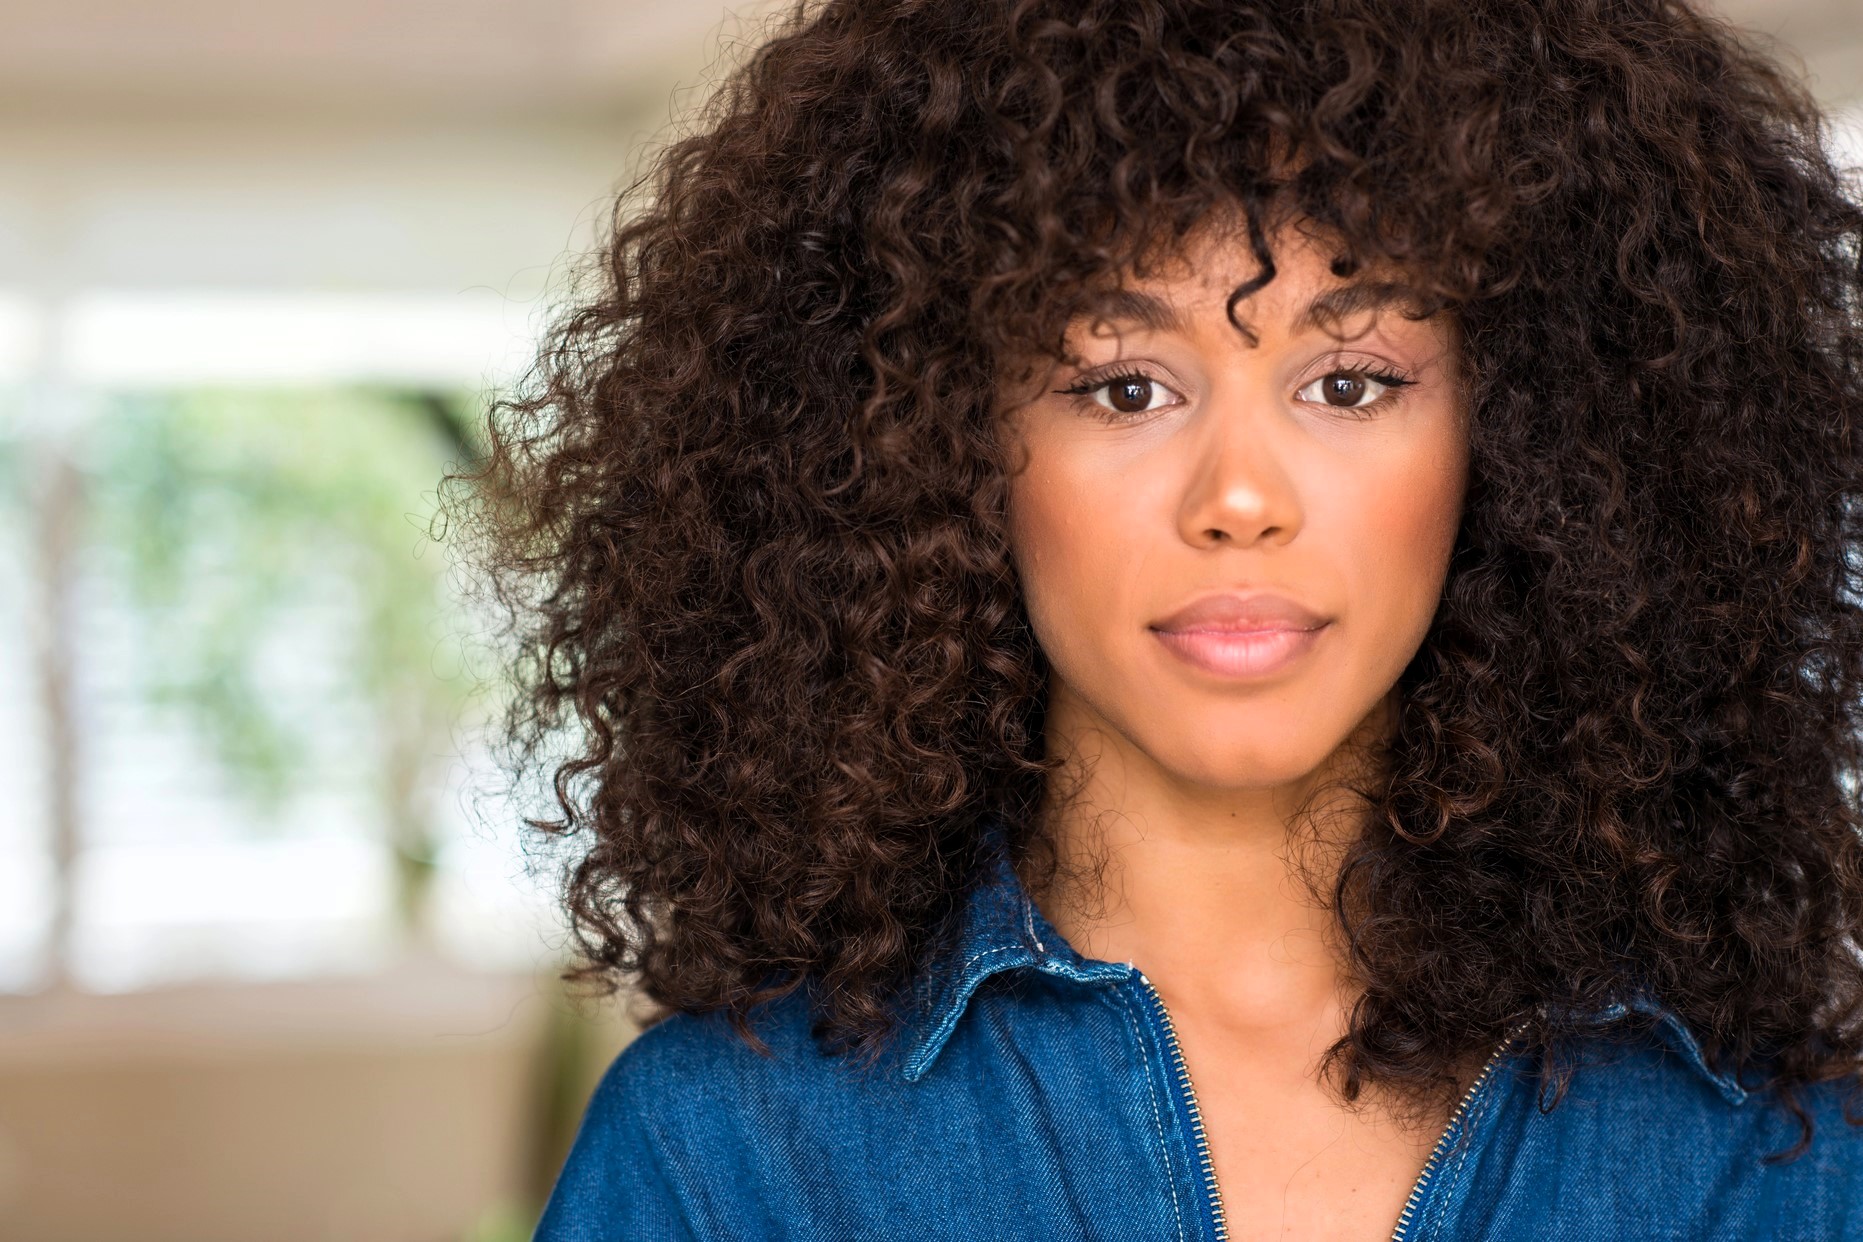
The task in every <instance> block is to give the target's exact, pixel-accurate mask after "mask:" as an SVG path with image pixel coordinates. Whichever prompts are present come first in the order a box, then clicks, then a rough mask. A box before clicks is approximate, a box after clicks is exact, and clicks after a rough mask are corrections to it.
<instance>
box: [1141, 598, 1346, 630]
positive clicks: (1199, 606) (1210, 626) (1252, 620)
mask: <svg viewBox="0 0 1863 1242" xmlns="http://www.w3.org/2000/svg"><path fill="white" fill-rule="evenodd" d="M1329 620H1330V618H1327V617H1322V616H1320V615H1319V614H1318V613H1316V612H1314V611H1313V610H1312V609H1311V608H1307V607H1304V606H1303V605H1301V604H1297V603H1295V602H1294V601H1293V600H1291V599H1288V598H1287V597H1286V596H1285V595H1275V594H1272V593H1269V592H1266V591H1258V592H1254V593H1251V594H1240V595H1238V594H1234V593H1229V592H1225V593H1223V594H1220V595H1205V596H1203V597H1201V598H1199V599H1195V600H1192V601H1191V602H1190V603H1188V604H1186V605H1184V606H1183V607H1182V608H1179V609H1178V610H1177V611H1176V612H1174V613H1172V614H1171V615H1170V616H1168V617H1166V618H1164V619H1163V620H1161V621H1154V622H1152V625H1151V628H1152V629H1154V630H1229V631H1232V632H1235V633H1247V632H1248V631H1251V630H1317V629H1319V628H1320V627H1321V626H1322V625H1325V624H1327V622H1328V621H1329Z"/></svg>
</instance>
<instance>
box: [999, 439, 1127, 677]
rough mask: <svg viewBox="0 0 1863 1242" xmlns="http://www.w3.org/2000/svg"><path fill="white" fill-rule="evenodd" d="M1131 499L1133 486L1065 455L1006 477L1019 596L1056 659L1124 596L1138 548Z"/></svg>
mask: <svg viewBox="0 0 1863 1242" xmlns="http://www.w3.org/2000/svg"><path fill="white" fill-rule="evenodd" d="M1037 462H1038V463H1040V462H1041V459H1040V458H1039V457H1038V458H1037ZM1132 504H1133V493H1132V492H1131V491H1129V490H1127V489H1121V488H1118V487H1107V486H1105V485H1104V481H1103V480H1099V479H1096V478H1095V477H1094V476H1093V474H1092V472H1091V470H1088V469H1078V468H1077V469H1070V468H1068V465H1067V464H1066V463H1062V464H1060V465H1055V464H1035V465H1031V466H1030V467H1029V469H1028V470H1027V471H1025V472H1024V473H1023V474H1022V475H1021V476H1020V477H1018V478H1017V479H1016V480H1015V481H1014V483H1013V484H1012V485H1011V488H1010V501H1009V505H1010V508H1009V538H1010V545H1011V551H1012V553H1013V555H1014V557H1015V561H1016V570H1017V573H1018V574H1019V575H1020V577H1021V580H1022V594H1023V600H1024V603H1025V605H1026V606H1027V608H1028V613H1029V622H1030V624H1031V625H1032V626H1033V627H1034V629H1035V636H1036V638H1037V639H1038V640H1039V641H1040V643H1041V646H1042V649H1043V650H1044V651H1045V652H1046V653H1047V655H1048V658H1049V660H1050V661H1051V662H1052V663H1053V664H1055V665H1056V666H1058V667H1061V668H1066V667H1068V666H1070V665H1071V664H1073V663H1074V659H1073V658H1071V657H1075V656H1077V655H1078V654H1079V649H1081V648H1084V647H1085V646H1087V645H1088V639H1087V636H1086V634H1085V632H1084V631H1086V630H1088V629H1090V628H1091V621H1092V619H1093V618H1096V617H1098V618H1103V617H1107V616H1111V615H1117V614H1118V612H1119V610H1120V609H1121V608H1123V607H1124V606H1125V604H1126V602H1127V601H1126V598H1125V597H1126V595H1127V594H1129V591H1130V587H1131V584H1132V582H1133V581H1134V578H1135V576H1136V575H1135V572H1134V571H1135V568H1136V564H1135V563H1136V562H1137V561H1139V560H1142V559H1143V555H1144V554H1143V550H1142V549H1140V548H1138V547H1137V546H1135V544H1136V540H1137V534H1136V532H1138V531H1139V530H1140V529H1141V523H1140V521H1139V520H1138V518H1137V516H1136V515H1135V514H1133V513H1132V512H1130V508H1131V506H1132Z"/></svg>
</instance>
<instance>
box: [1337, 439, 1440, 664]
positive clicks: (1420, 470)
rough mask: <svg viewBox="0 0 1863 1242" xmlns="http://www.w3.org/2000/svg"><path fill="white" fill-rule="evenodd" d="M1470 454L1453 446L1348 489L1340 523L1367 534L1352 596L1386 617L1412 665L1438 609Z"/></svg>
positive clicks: (1356, 563)
mask: <svg viewBox="0 0 1863 1242" xmlns="http://www.w3.org/2000/svg"><path fill="white" fill-rule="evenodd" d="M1465 479H1466V464H1465V461H1464V459H1463V458H1462V457H1461V456H1460V455H1459V454H1457V453H1455V452H1453V451H1451V450H1445V451H1443V452H1442V453H1439V454H1432V455H1428V456H1425V457H1422V458H1420V459H1419V460H1418V461H1416V462H1415V463H1414V464H1412V465H1410V466H1408V467H1407V468H1406V469H1403V470H1398V471H1389V472H1381V473H1379V474H1376V475H1374V476H1370V477H1367V478H1365V479H1363V480H1362V481H1361V483H1360V485H1359V486H1356V487H1354V488H1352V489H1349V490H1348V491H1346V492H1344V493H1342V494H1343V495H1344V496H1345V497H1346V498H1347V500H1346V510H1345V512H1343V513H1342V514H1341V515H1340V521H1341V523H1342V527H1343V528H1345V529H1356V530H1358V531H1360V532H1362V533H1361V535H1360V537H1359V538H1358V539H1357V540H1356V541H1355V542H1356V544H1357V546H1358V548H1359V550H1360V551H1359V554H1358V555H1357V556H1355V557H1353V558H1352V560H1353V562H1354V568H1355V571H1356V576H1357V577H1358V579H1359V581H1358V582H1357V583H1356V584H1355V586H1354V589H1353V591H1352V597H1353V599H1354V600H1356V601H1358V603H1359V604H1360V606H1361V607H1362V608H1365V609H1367V610H1368V611H1371V612H1375V613H1377V614H1380V623H1381V625H1382V626H1383V627H1385V632H1386V633H1387V634H1389V636H1390V637H1391V639H1392V641H1393V642H1394V643H1396V644H1397V645H1400V646H1402V647H1404V648H1405V649H1406V650H1404V651H1403V652H1402V653H1400V654H1401V655H1402V657H1403V658H1402V659H1401V660H1399V661H1398V663H1399V664H1400V665H1401V664H1402V663H1407V662H1408V660H1409V656H1410V655H1411V654H1412V653H1413V652H1414V649H1415V647H1416V645H1417V644H1418V643H1420V642H1421V641H1422V638H1423V635H1424V633H1425V632H1426V631H1427V630H1428V629H1429V623H1430V620H1431V618H1432V617H1433V616H1434V614H1435V611H1436V603H1437V600H1438V598H1439V597H1440V596H1441V593H1442V585H1443V580H1444V578H1445V576H1446V573H1447V570H1448V560H1449V553H1450V551H1451V549H1452V548H1453V547H1454V543H1455V536H1456V530H1457V527H1458V524H1459V520H1460V516H1461V506H1462V494H1463V488H1464V486H1465Z"/></svg>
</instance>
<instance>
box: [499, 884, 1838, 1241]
mask: <svg viewBox="0 0 1863 1242" xmlns="http://www.w3.org/2000/svg"><path fill="white" fill-rule="evenodd" d="M918 999H919V1002H920V1003H919V1005H918V1007H917V1009H916V1010H915V1011H914V1012H915V1016H914V1017H913V1020H912V1021H911V1022H909V1023H908V1024H907V1025H906V1027H905V1029H904V1033H903V1037H902V1038H901V1039H900V1041H899V1042H898V1043H897V1044H896V1045H895V1047H894V1050H893V1053H892V1054H891V1055H889V1056H888V1057H887V1058H886V1059H885V1060H883V1061H882V1063H881V1065H880V1066H879V1067H876V1068H875V1069H873V1070H870V1071H867V1072H862V1071H860V1070H858V1069H856V1068H853V1067H852V1066H851V1065H850V1063H849V1062H848V1061H846V1059H845V1058H838V1057H832V1056H828V1055H825V1054H823V1053H822V1052H821V1051H820V1050H819V1049H818V1048H817V1046H816V1045H815V1043H814V1041H813V1040H812V1038H811V1037H810V1034H809V1025H810V1016H809V1012H808V1008H807V1004H806V1001H805V1000H804V999H803V998H802V996H801V994H800V993H796V994H793V995H792V996H790V997H788V998H785V999H784V1000H781V1001H777V1002H773V1003H771V1004H770V1005H768V1006H766V1007H764V1008H763V1009H762V1010H760V1011H758V1015H757V1019H756V1021H755V1023H754V1025H755V1029H756V1030H757V1033H758V1034H759V1035H760V1036H762V1037H763V1038H764V1039H765V1040H766V1041H767V1042H768V1044H769V1046H770V1049H771V1052H772V1054H773V1055H770V1056H765V1055H762V1054H759V1053H758V1052H756V1051H754V1050H753V1049H751V1048H750V1047H748V1046H747V1045H746V1044H745V1043H744V1042H743V1041H742V1040H741V1039H739V1038H738V1037H737V1036H736V1035H735V1034H734V1033H733V1032H732V1031H731V1030H730V1028H729V1027H728V1026H727V1025H726V1023H725V1022H724V1021H723V1020H722V1018H720V1017H719V1016H717V1015H707V1016H702V1017H699V1016H692V1015H675V1016H673V1017H671V1018H668V1019H666V1020H665V1021H663V1022H660V1023H659V1024H657V1025H655V1026H652V1027H650V1028H649V1029H648V1030H646V1031H645V1032H644V1033H643V1034H641V1035H640V1036H639V1037H638V1038H636V1039H635V1040H634V1041H633V1042H632V1043H631V1044H630V1045H629V1046H628V1047H627V1048H625V1049H624V1050H623V1051H622V1053H621V1055H620V1056H619V1057H618V1058H616V1060H615V1062H614V1064H613V1065H612V1066H611V1067H610V1068H609V1070H608V1072H607V1073H606V1075H605V1076H604V1077H603V1079H602V1082H601V1084H600V1086H599V1087H598V1088H597V1090H596V1093H595V1095H594V1098H593V1099H592V1100H591V1102H590V1104H589V1106H588V1110H587V1112H586V1114H585V1115H584V1117H583V1121H582V1126H581V1129H580V1131H579V1133H578V1135H577V1138H576V1141H575V1144H574V1147H573V1148H572V1150H571V1152H570V1155H569V1159H568V1161H567V1163H566V1165H565V1166H564V1168H563V1170H562V1172H561V1173H560V1174H559V1176H558V1178H557V1181H556V1186H555V1189H554V1191H553V1192H552V1194H551V1197H550V1200H549V1203H548V1204H547V1206H546V1208H545V1210H544V1215H543V1219H542V1221H541V1223H540V1224H539V1225H538V1228H537V1232H536V1235H535V1238H536V1242H598V1240H599V1242H619V1240H620V1239H630V1240H632V1239H686V1238H703V1239H733V1240H743V1239H794V1240H797V1242H801V1240H803V1239H809V1240H816V1239H823V1240H826V1239H835V1240H840V1239H857V1238H906V1239H924V1240H930V1239H951V1240H958V1239H990V1240H992V1242H998V1240H1002V1239H1012V1238H1031V1239H1033V1238H1041V1239H1049V1238H1068V1239H1072V1238H1095V1239H1101V1238H1103V1239H1119V1240H1131V1239H1177V1240H1179V1242H1188V1240H1191V1239H1197V1240H1202V1242H1215V1240H1218V1239H1222V1238H1225V1237H1227V1236H1229V1234H1230V1232H1231V1231H1232V1230H1238V1229H1240V1228H1242V1220H1243V1218H1245V1217H1250V1216H1254V1215H1255V1214H1256V1213H1263V1214H1267V1215H1269V1216H1270V1217H1271V1218H1272V1219H1274V1220H1276V1221H1278V1220H1279V1211H1280V1209H1279V1205H1278V1204H1254V1203H1250V1202H1247V1201H1240V1202H1227V1203H1225V1202H1222V1201H1221V1200H1220V1199H1219V1197H1218V1194H1217V1190H1216V1185H1215V1179H1214V1175H1213V1169H1212V1165H1211V1162H1210V1155H1209V1150H1208V1146H1207V1142H1206V1136H1205V1133H1204V1129H1203V1126H1202V1124H1201V1121H1200V1119H1199V1116H1198V1111H1197V1103H1196V1097H1195V1093H1194V1091H1193V1089H1192V1084H1191V1082H1190V1079H1189V1075H1188V1074H1187V1072H1186V1071H1185V1068H1184V1061H1183V1058H1182V1056H1181V1054H1180V1052H1179V1049H1178V1044H1177V1040H1176V1037H1175V1035H1174V1033H1173V1030H1172V1027H1171V1020H1170V1016H1169V1014H1168V1013H1167V1012H1166V1010H1165V1008H1164V1005H1163V1003H1162V1001H1161V1000H1160V999H1159V996H1158V993H1157V991H1156V990H1155V989H1154V988H1153V987H1152V986H1151V984H1150V982H1149V981H1148V980H1147V979H1146V978H1145V976H1144V975H1143V974H1142V973H1141V972H1140V971H1138V970H1135V969H1134V968H1133V967H1132V966H1131V965H1129V964H1125V963H1118V962H1106V961H1097V960H1093V959H1089V958H1083V957H1082V956H1080V955H1079V954H1078V953H1076V952H1075V951H1074V950H1073V949H1072V948H1070V947H1069V945H1068V944H1067V942H1066V941H1065V940H1063V939H1062V937H1061V936H1060V935H1058V934H1057V933H1056V932H1055V931H1054V929H1053V928H1052V927H1051V926H1050V925H1049V924H1048V922H1047V921H1046V920H1045V919H1044V918H1043V917H1042V915H1041V912H1040V910H1039V909H1038V908H1037V907H1036V906H1035V904H1034V902H1033V901H1031V900H1030V899H1029V898H1028V896H1027V894H1026V892H1025V891H1024V889H1023V888H1022V886H1021V885H1020V884H1019V882H1018V881H1017V879H1016V876H1015V873H1014V871H1013V869H1012V868H1010V866H1009V865H1008V864H1007V862H1006V861H1004V860H1003V859H1002V857H1001V855H1000V854H999V855H998V857H997V861H996V863H995V865H994V869H993V872H992V874H991V877H990V878H989V880H988V882H986V883H984V884H983V885H981V886H979V887H978V888H976V889H975V890H974V891H973V892H972V893H971V895H970V896H969V898H968V899H967V903H966V907H965V910H964V920H963V924H962V934H961V937H960V939H959V940H958V942H957V947H956V951H955V952H947V953H946V954H943V955H941V956H940V957H939V958H938V959H937V960H936V961H935V963H934V964H933V965H932V966H930V967H928V968H927V970H926V971H925V972H924V973H923V975H922V977H921V987H920V989H919V992H918ZM1633 1008H1635V1009H1641V1010H1644V1011H1646V1012H1647V1013H1648V1014H1650V1015H1652V1016H1654V1017H1655V1018H1656V1019H1657V1022H1656V1025H1655V1027H1654V1031H1655V1035H1654V1036H1652V1037H1649V1038H1644V1039H1640V1040H1634V1041H1631V1042H1624V1041H1623V1040H1621V1039H1619V1040H1610V1041H1606V1040H1603V1039H1599V1040H1595V1041H1593V1040H1587V1041H1585V1045H1586V1048H1587V1049H1588V1050H1589V1051H1590V1052H1591V1053H1595V1055H1589V1054H1588V1055H1586V1056H1585V1057H1583V1058H1581V1063H1580V1066H1579V1068H1578V1070H1577V1072H1576V1074H1575V1076H1574V1078H1573V1079H1572V1082H1571V1086H1570V1089H1569V1091H1568V1094H1567V1095H1566V1096H1565V1098H1564V1099H1563V1100H1562V1101H1561V1102H1560V1103H1559V1104H1558V1105H1557V1106H1556V1107H1554V1108H1552V1109H1551V1110H1550V1111H1542V1109H1541V1107H1540V1099H1539V1093H1538V1088H1537V1086H1536V1085H1535V1082H1533V1081H1531V1080H1529V1077H1528V1075H1527V1072H1526V1071H1527V1070H1528V1068H1529V1066H1528V1064H1527V1057H1526V1054H1525V1053H1524V1052H1522V1051H1518V1050H1516V1049H1514V1048H1513V1047H1512V1046H1511V1044H1510V1043H1508V1042H1505V1041H1504V1042H1503V1044H1502V1045H1501V1046H1500V1047H1497V1048H1496V1050H1495V1054H1494V1055H1493V1056H1492V1057H1491V1058H1490V1059H1489V1061H1488V1063H1487V1066H1486V1068H1484V1069H1483V1070H1482V1071H1481V1073H1480V1075H1479V1076H1478V1077H1477V1078H1476V1080H1475V1082H1474V1084H1473V1085H1472V1086H1471V1087H1470V1088H1469V1089H1468V1091H1467V1092H1466V1094H1465V1095H1464V1096H1463V1097H1462V1099H1461V1103H1460V1105H1459V1107H1458V1108H1457V1110H1456V1111H1455V1113H1454V1115H1453V1118H1452V1120H1451V1121H1450V1123H1449V1126H1448V1128H1447V1129H1446V1130H1445V1131H1444V1133H1443V1135H1442V1137H1441V1139H1440V1140H1439V1141H1438V1143H1437V1144H1436V1147H1435V1150H1434V1151H1433V1153H1432V1154H1431V1156H1430V1157H1429V1160H1428V1162H1427V1163H1426V1165H1425V1166H1424V1168H1423V1171H1422V1173H1421V1175H1420V1176H1419V1177H1418V1179H1417V1182H1416V1184H1415V1186H1414V1188H1413V1190H1412V1192H1411V1194H1410V1197H1409V1201H1408V1202H1407V1203H1406V1204H1405V1206H1404V1208H1403V1211H1402V1214H1401V1216H1400V1218H1399V1219H1398V1220H1396V1221H1393V1222H1392V1224H1393V1228H1394V1230H1395V1232H1394V1233H1393V1234H1392V1237H1393V1238H1394V1239H1399V1240H1402V1242H1464V1240H1469V1242H1472V1240H1473V1239H1496V1240H1500V1239H1508V1240H1510V1242H1511V1240H1520V1239H1535V1240H1544V1239H1572V1240H1574V1242H1578V1240H1583V1242H1598V1240H1600V1239H1620V1238H1621V1239H1639V1240H1642V1239H1676V1240H1678V1242H1680V1240H1682V1239H1688V1240H1691V1242H1694V1240H1700V1239H1733V1238H1741V1239H1746V1238H1756V1239H1757V1238H1765V1239H1805V1240H1807V1242H1809V1240H1812V1239H1816V1240H1818V1242H1829V1240H1832V1239H1863V1130H1859V1129H1857V1128H1854V1127H1851V1126H1848V1125H1846V1124H1845V1122H1844V1120H1843V1117H1842V1115H1841V1098H1840V1097H1839V1096H1838V1095H1837V1093H1836V1090H1835V1088H1821V1089H1816V1090H1813V1091H1811V1092H1807V1093H1806V1105H1807V1107H1808V1108H1809V1109H1810V1110H1811V1112H1812V1116H1813V1120H1814V1123H1815V1125H1816V1131H1815V1137H1814V1141H1813V1143H1812V1145H1811V1147H1810V1149H1809V1150H1807V1151H1806V1152H1805V1153H1804V1154H1802V1155H1801V1156H1799V1157H1798V1158H1797V1159H1796V1160H1794V1161H1790V1162H1786V1163H1782V1164H1773V1165H1767V1164H1763V1163H1762V1162H1761V1159H1760V1157H1761V1156H1763V1155H1765V1154H1766V1153H1768V1152H1774V1151H1779V1150H1781V1149H1783V1148H1785V1147H1787V1146H1789V1145H1790V1144H1791V1143H1792V1142H1793V1141H1794V1140H1795V1139H1796V1138H1797V1134H1798V1130H1797V1127H1796V1125H1795V1124H1794V1123H1793V1121H1792V1119H1791V1118H1790V1116H1789V1115H1788V1114H1787V1113H1785V1111H1784V1110H1783V1109H1782V1108H1779V1107H1777V1106H1775V1105H1774V1104H1773V1103H1772V1102H1771V1100H1770V1099H1769V1098H1768V1097H1765V1096H1763V1095H1759V1094H1753V1093H1749V1092H1748V1091H1747V1090H1746V1089H1745V1088H1743V1086H1742V1085H1741V1084H1740V1082H1738V1081H1736V1080H1735V1079H1734V1078H1732V1077H1730V1076H1726V1075H1723V1074H1719V1073H1716V1072H1715V1071H1714V1070H1712V1069H1711V1068H1710V1067H1709V1066H1708V1064H1707V1063H1706V1062H1705V1060H1704V1058H1703V1056H1702V1052H1701V1049H1700V1047H1699V1045H1698V1044H1697V1042H1696V1040H1695V1038H1694V1037H1693V1036H1692V1035H1691V1034H1690V1032H1689V1030H1688V1028H1687V1027H1686V1026H1685V1025H1684V1024H1683V1022H1682V1021H1681V1020H1680V1019H1679V1018H1678V1017H1677V1016H1676V1015H1675V1013H1674V1012H1673V1011H1671V1010H1669V1009H1668V1008H1667V1007H1666V1006H1663V1005H1662V1004H1661V1003H1660V1002H1659V1001H1657V1000H1656V999H1654V998H1653V997H1651V996H1649V995H1648V994H1642V995H1639V996H1637V997H1635V998H1634V999H1633V1000H1631V1001H1629V1002H1627V1003H1626V1004H1620V1005H1616V1006H1613V1007H1612V1009H1610V1010H1607V1011H1605V1012H1602V1013H1599V1014H1597V1015H1595V1019H1594V1020H1595V1021H1596V1022H1597V1023H1599V1024H1600V1026H1602V1025H1603V1024H1605V1023H1608V1022H1610V1021H1612V1020H1614V1019H1616V1018H1621V1017H1624V1016H1626V1015H1627V1013H1628V1012H1629V1010H1630V1009H1633ZM1264 1124H1272V1122H1271V1121H1270V1120H1266V1119H1264ZM1247 1226H1248V1227H1247V1232H1248V1233H1250V1234H1259V1233H1261V1232H1262V1231H1263V1230H1262V1227H1261V1221H1260V1219H1259V1217H1257V1218H1256V1219H1253V1220H1249V1221H1247Z"/></svg>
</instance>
